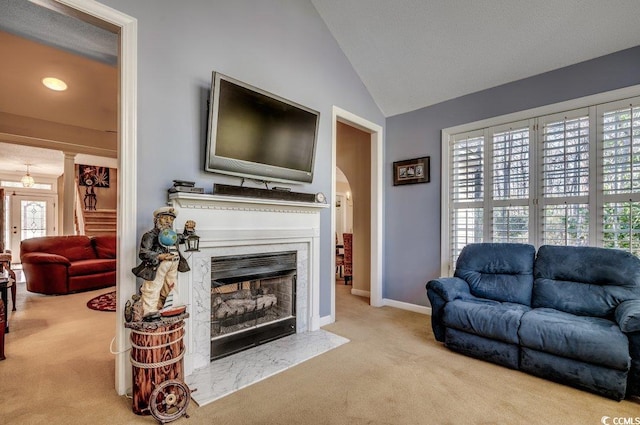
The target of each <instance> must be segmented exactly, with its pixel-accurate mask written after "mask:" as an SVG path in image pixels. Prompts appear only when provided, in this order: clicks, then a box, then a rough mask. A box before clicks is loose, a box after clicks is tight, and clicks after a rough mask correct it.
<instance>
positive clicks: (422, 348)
mask: <svg viewBox="0 0 640 425" xmlns="http://www.w3.org/2000/svg"><path fill="white" fill-rule="evenodd" d="M18 288H19V300H18V311H17V312H14V313H11V319H10V324H11V333H10V334H8V335H6V337H7V338H6V348H5V353H6V356H7V360H5V361H2V362H0V406H1V409H0V424H47V425H50V424H74V425H78V424H154V423H156V422H155V421H154V420H153V418H152V417H150V416H144V417H142V416H136V415H134V414H133V413H132V412H131V402H130V400H129V399H127V398H126V397H120V396H117V395H116V394H115V390H114V383H113V382H114V378H113V377H114V363H113V356H112V355H111V354H110V353H109V343H110V341H111V338H113V333H114V329H113V328H114V317H115V313H107V312H100V311H93V310H89V309H88V308H87V307H86V303H87V301H88V300H89V299H91V298H93V297H95V296H96V295H99V294H100V293H103V292H108V291H109V290H110V289H103V290H100V291H92V292H87V293H83V294H74V295H68V296H61V297H48V296H42V295H36V294H30V293H26V292H25V290H24V284H20V285H19V287H18ZM336 289H337V300H336V305H337V322H336V323H334V324H332V325H329V326H326V327H325V328H324V329H326V330H328V331H331V332H334V333H336V334H339V335H342V336H344V337H346V338H349V339H350V340H351V342H350V343H348V344H345V345H343V346H341V347H339V348H337V349H335V350H332V351H330V352H328V353H326V354H323V355H321V356H319V357H316V358H313V359H311V360H309V361H307V362H305V363H303V364H301V365H299V366H296V367H294V368H292V369H290V370H287V371H285V372H283V373H281V374H278V375H276V376H274V377H271V378H269V379H267V380H265V381H262V382H259V383H257V384H255V385H252V386H250V387H248V388H246V389H244V390H241V391H239V392H236V393H234V394H232V395H230V396H228V397H225V398H223V399H221V400H218V401H216V402H214V403H211V404H209V405H207V406H204V407H197V406H196V405H195V403H192V404H191V406H190V407H189V414H190V418H188V419H186V418H182V419H179V420H178V421H177V422H175V423H181V424H216V425H223V424H349V425H362V424H371V425H381V424H390V425H391V424H393V425H400V424H452V425H453V424H455V425H458V424H545V425H549V424H563V425H566V424H587V425H589V424H594V425H597V424H601V423H602V422H601V419H602V417H603V416H609V417H611V418H635V417H640V403H639V402H638V401H628V400H627V401H623V402H620V403H618V402H615V401H612V400H608V399H606V398H602V397H599V396H596V395H593V394H590V393H587V392H583V391H580V390H577V389H573V388H570V387H566V386H563V385H559V384H555V383H552V382H548V381H545V380H542V379H538V378H535V377H533V376H529V375H526V374H524V373H521V372H517V371H513V370H509V369H506V368H502V367H499V366H495V365H492V364H489V363H485V362H482V361H479V360H474V359H471V358H468V357H465V356H461V355H458V354H455V353H452V352H450V351H449V350H447V349H446V348H444V347H442V345H441V344H439V343H436V342H435V341H434V339H433V336H432V334H431V331H430V329H429V325H428V321H429V317H428V316H423V315H420V314H416V313H411V312H406V311H403V310H398V309H395V308H390V307H383V308H372V307H369V306H368V304H367V302H368V300H366V299H362V298H359V297H354V296H352V295H350V292H349V291H350V289H351V287H350V286H344V285H342V284H338V285H337V286H336ZM611 423H613V422H611ZM619 423H622V422H619ZM627 423H628V422H627Z"/></svg>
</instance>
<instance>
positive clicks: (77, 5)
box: [36, 0, 138, 395]
mask: <svg viewBox="0 0 640 425" xmlns="http://www.w3.org/2000/svg"><path fill="white" fill-rule="evenodd" d="M54 1H55V3H56V5H57V6H58V7H61V8H62V9H65V10H67V11H68V9H71V11H72V12H73V11H77V12H80V14H81V15H84V16H77V15H76V16H77V17H80V18H81V19H83V18H85V20H87V19H86V18H89V19H91V18H93V19H94V20H92V21H91V22H90V23H92V24H94V25H96V21H97V22H98V24H99V22H103V23H107V24H110V25H112V26H115V27H116V28H117V29H118V30H119V31H118V32H119V35H120V37H119V39H120V40H119V41H120V45H119V48H120V49H119V55H118V65H119V81H118V82H119V87H118V90H119V93H118V97H119V105H118V193H119V196H118V204H117V211H118V219H117V234H118V246H117V250H118V262H117V269H116V275H117V279H116V293H117V295H116V297H117V308H116V310H117V311H116V323H115V327H116V329H115V338H114V341H113V342H112V347H111V351H112V353H113V354H114V355H115V362H116V365H115V388H116V392H117V393H118V394H119V395H124V394H126V390H127V388H130V387H131V382H132V381H131V366H130V364H129V359H128V355H127V353H128V350H127V345H128V343H127V342H128V332H127V330H126V329H125V327H124V314H123V311H124V305H125V303H126V302H127V300H128V299H129V298H130V297H131V294H134V293H135V291H136V280H135V276H134V275H133V274H132V273H131V269H132V268H133V267H134V266H135V261H136V257H137V252H136V251H137V244H136V232H137V226H136V217H137V203H136V198H137V134H136V133H137V121H138V115H137V114H138V112H137V86H138V78H137V75H138V68H137V67H138V49H137V45H138V41H137V39H138V21H137V19H135V18H133V17H131V16H128V15H126V14H124V13H122V12H119V11H117V10H115V9H112V8H110V7H108V6H105V5H103V4H101V3H98V2H97V1H94V0H54ZM40 2H41V1H36V3H40ZM44 3H45V4H44V6H45V7H48V6H49V4H47V3H50V2H47V1H45V2H44Z"/></svg>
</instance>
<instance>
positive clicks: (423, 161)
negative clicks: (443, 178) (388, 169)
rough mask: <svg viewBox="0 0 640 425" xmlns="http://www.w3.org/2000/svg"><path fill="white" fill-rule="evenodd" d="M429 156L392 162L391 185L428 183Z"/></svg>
mask: <svg viewBox="0 0 640 425" xmlns="http://www.w3.org/2000/svg"><path fill="white" fill-rule="evenodd" d="M429 158H430V157H428V156H423V157H422V158H414V159H406V160H404V161H396V162H394V163H393V185H394V186H399V185H403V184H413V183H428V182H429V171H430V170H429Z"/></svg>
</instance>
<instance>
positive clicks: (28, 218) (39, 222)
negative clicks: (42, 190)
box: [7, 195, 56, 262]
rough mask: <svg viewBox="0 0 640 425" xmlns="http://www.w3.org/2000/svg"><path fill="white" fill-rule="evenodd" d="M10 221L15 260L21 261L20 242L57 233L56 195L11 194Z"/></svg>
mask: <svg viewBox="0 0 640 425" xmlns="http://www.w3.org/2000/svg"><path fill="white" fill-rule="evenodd" d="M7 198H8V200H9V205H10V207H9V208H8V210H9V211H10V216H9V219H8V220H7V222H8V223H11V225H10V229H9V239H10V244H9V246H10V247H11V252H12V253H13V261H14V262H19V258H20V242H22V241H23V240H24V239H30V238H37V237H41V236H48V235H55V232H56V227H55V214H54V213H55V197H54V196H42V195H41V196H29V195H10V196H8V197H7Z"/></svg>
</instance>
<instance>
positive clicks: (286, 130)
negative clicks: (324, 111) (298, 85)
mask: <svg viewBox="0 0 640 425" xmlns="http://www.w3.org/2000/svg"><path fill="white" fill-rule="evenodd" d="M211 80H212V83H211V97H210V102H209V128H208V131H207V148H206V159H205V170H206V171H209V172H214V173H221V174H228V175H233V176H239V177H244V178H249V179H254V180H261V181H271V182H283V183H311V182H312V180H313V164H314V158H315V150H316V141H317V137H318V122H319V119H320V113H319V112H317V111H314V110H312V109H309V108H307V107H305V106H302V105H299V104H297V103H295V102H292V101H290V100H287V99H284V98H282V97H280V96H276V95H274V94H271V93H268V92H266V91H264V90H261V89H258V88H256V87H253V86H251V85H249V84H246V83H243V82H241V81H238V80H236V79H234V78H231V77H228V76H226V75H223V74H220V73H218V72H214V73H213V76H212V79H211Z"/></svg>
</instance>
